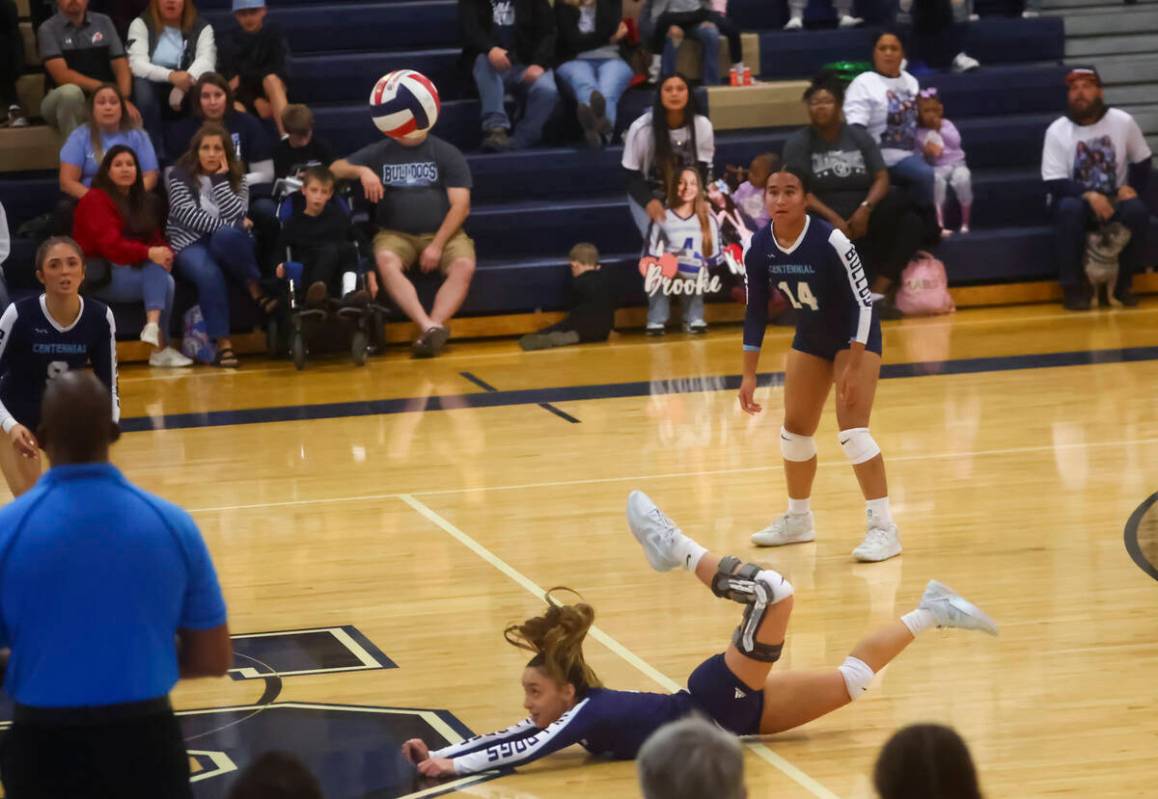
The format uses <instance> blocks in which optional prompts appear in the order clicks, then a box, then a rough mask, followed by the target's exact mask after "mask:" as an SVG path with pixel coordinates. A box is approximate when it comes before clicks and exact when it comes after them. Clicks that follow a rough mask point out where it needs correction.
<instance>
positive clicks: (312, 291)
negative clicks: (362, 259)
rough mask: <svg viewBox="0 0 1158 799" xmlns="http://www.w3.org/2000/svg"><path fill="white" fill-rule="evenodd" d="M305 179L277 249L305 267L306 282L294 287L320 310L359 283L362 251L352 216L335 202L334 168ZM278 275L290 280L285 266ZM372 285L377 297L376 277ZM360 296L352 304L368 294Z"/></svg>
mask: <svg viewBox="0 0 1158 799" xmlns="http://www.w3.org/2000/svg"><path fill="white" fill-rule="evenodd" d="M303 180H304V183H303V184H302V190H301V195H300V196H298V195H295V196H294V197H293V200H292V202H294V212H293V214H292V215H291V216H290V218H289V219H287V220H286V221H285V224H284V225H282V229H281V238H280V239H279V240H278V248H277V249H278V252H279V253H280V254H281V255H282V256H283V257H284V258H287V259H289V258H291V257H292V259H293V260H294V261H296V262H298V263H300V264H302V266H303V276H302V279H301V282H300V284H299V285H297V286H295V288H296V295H297V301H298V302H299V303H305V304H306V305H308V306H313V307H317V306H321V305H323V304H325V302H326V300H327V299H328V298H329V297H331V296H335V297H340V296H342V294H343V293H344V292H343V290H342V287H343V284H346V285H351V284H353V283H354V282H355V281H356V277H357V272H358V251H357V249H356V248H355V247H354V243H353V242H352V241H351V239H350V237H351V235H352V234H353V230H352V226H351V224H350V218H349V217H348V216H347V215H346V213H345V211H343V210H342V209H341V208H340V207H339V206H338V204H337V203H334V202H331V200H332V199H333V198H334V174H333V173H332V172H330V170H329V167H325V166H312V167H310V168H309V169H307V170H306V173H305V177H304V178H303ZM347 275H348V276H349V277H347ZM277 276H278V277H280V278H284V277H286V270H285V264H284V263H282V264H279V265H278V268H277ZM367 281H368V282H369V283H370V285H371V286H372V287H374V292H372V293H377V289H376V284H375V283H374V277H373V275H369V276H367ZM351 291H353V290H352V289H351ZM356 293H357V295H358V296H357V297H356V298H354V297H351V298H350V299H351V301H353V300H355V299H357V300H361V301H362V302H363V303H364V302H365V301H366V300H367V299H368V297H367V296H366V294H365V292H356Z"/></svg>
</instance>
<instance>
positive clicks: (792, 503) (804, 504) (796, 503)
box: [788, 497, 812, 514]
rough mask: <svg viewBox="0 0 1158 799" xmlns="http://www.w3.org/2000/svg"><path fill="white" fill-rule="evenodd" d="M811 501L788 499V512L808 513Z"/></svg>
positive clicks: (806, 499)
mask: <svg viewBox="0 0 1158 799" xmlns="http://www.w3.org/2000/svg"><path fill="white" fill-rule="evenodd" d="M811 504H812V501H811V500H810V499H808V498H807V497H806V498H804V499H793V498H792V497H789V498H788V512H789V513H792V514H800V513H808V512H809V511H810V510H812V507H811Z"/></svg>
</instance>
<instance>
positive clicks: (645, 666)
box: [395, 494, 840, 799]
mask: <svg viewBox="0 0 1158 799" xmlns="http://www.w3.org/2000/svg"><path fill="white" fill-rule="evenodd" d="M395 498H396V499H399V500H401V501H402V502H403V503H404V504H406V505H408V506H409V507H410V508H411V509H412V510H414V511H415V512H416V513H418V514H419V515H420V516H422V517H423V518H425V519H426V520H427V521H429V522H431V523H432V524H434V525H435V526H436V527H438V528H439V529H441V530H442V531H443V532H445V533H446V534H447V535H449V536H450V537H451V538H453V539H455V540H456V541H458V542H459V543H460V544H462V545H463V546H465V547H466V548H467V549H469V550H470V551H471V552H473V553H474V554H476V555H477V556H478V557H479V558H481V559H482V560H484V561H486V562H487V563H489V564H490V565H491V566H493V567H494V568H495V569H496V570H498V571H499V572H500V573H502V574H503V575H505V576H506V577H508V578H510V580H511V581H512V582H514V583H515V584H516V585H518V586H519V587H521V588H523V589H524V590H526V591H527V592H528V593H530V594H531V595H532V596H534V597H536V598H537V599H539V600H541V601H543V602H546V601H547V599H546V597H547V592H546V590H545V589H544V588H542V587H541V586H540V585H539V584H538V583H536V582H534V581H533V580H531V578H529V577H527V576H526V575H525V574H523V573H522V572H520V571H519V570H518V569H516V568H515V567H514V566H511V565H510V564H509V563H507V562H506V561H505V560H503V559H502V558H500V557H499V556H498V555H496V554H495V553H493V552H491V551H490V550H489V549H487V547H485V546H484V545H483V544H481V543H479V542H478V541H477V540H476V539H474V538H473V537H471V536H470V535H469V534H467V533H465V532H463V531H462V530H461V529H460V528H459V527H457V526H456V525H455V524H454V523H452V522H450V521H448V520H447V519H446V518H445V517H443V516H442V515H441V514H439V513H438V512H437V511H435V510H433V509H432V508H431V507H430V506H428V505H426V504H425V503H424V502H422V501H421V500H419V499H416V498H415V497H414V496H413V495H412V494H398V495H397V496H396V497H395ZM588 635H590V636H591V637H592V638H594V639H595V640H597V641H598V642H599V643H601V644H603V646H604V647H606V648H607V649H608V650H610V651H611V652H612V654H614V655H617V656H618V657H620V658H621V659H623V660H624V661H626V662H627V663H628V664H629V665H631V666H632V667H633V668H635V669H636V670H637V671H639V672H640V673H642V674H643V675H644V676H646V677H647V678H649V679H650V680H652V682H655V683H657V684H659V685H660V686H662V687H663V688H665V689H667V690H668V691H671V692H673V693H674V692H676V691H679V690H681V687H680V686H679V684H677V683H676V682H675V681H674V680H673V679H671V678H670V677H668V676H667V675H666V674H664V673H663V672H661V671H660V670H659V669H657V668H655V667H654V666H652V665H651V664H650V663H648V662H647V661H645V660H644V659H643V658H641V657H639V656H638V655H636V654H635V653H634V652H632V651H631V650H630V649H628V648H627V647H626V646H624V645H623V644H621V643H619V641H617V640H616V639H615V638H613V637H612V636H611V635H610V634H608V633H606V632H604V631H603V629H602V628H601V627H599V626H598V625H595V624H593V625H591V629H590V630H589V631H588ZM743 743H744V746H746V747H747V748H748V749H749V750H751V751H752V753H753V754H755V755H756V756H757V757H759V758H760V759H761V760H763V761H764V762H765V763H768V764H769V765H771V766H773V767H774V768H776V769H778V770H779V771H780V772H781V773H783V774H784V775H785V776H787V777H788V778H789V779H791V780H792V781H793V782H795V783H796V784H797V785H799V786H800V787H802V788H804V789H805V790H806V791H808V792H809V793H811V794H812V795H813V796H815V797H818V799H840V797H839V795H837V794H835V793H833V792H832V791H830V790H829V789H828V788H826V787H824V785H823V784H821V783H820V782H819V781H818V780H816V779H815V778H813V777H811V776H809V775H808V774H807V773H805V772H804V771H802V770H801V769H799V768H798V767H796V766H795V765H793V764H792V763H791V762H790V761H788V760H787V759H786V758H784V757H783V756H782V755H778V754H776V753H775V752H773V751H772V750H771V749H769V748H768V747H767V746H766V745H765V744H763V743H759V742H755V741H744V742H743Z"/></svg>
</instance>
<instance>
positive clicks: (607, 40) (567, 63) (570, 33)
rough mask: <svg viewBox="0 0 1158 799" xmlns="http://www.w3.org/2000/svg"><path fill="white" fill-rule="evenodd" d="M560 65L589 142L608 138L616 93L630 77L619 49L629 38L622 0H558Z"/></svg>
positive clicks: (615, 109)
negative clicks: (625, 39)
mask: <svg viewBox="0 0 1158 799" xmlns="http://www.w3.org/2000/svg"><path fill="white" fill-rule="evenodd" d="M555 26H556V29H557V31H558V33H557V36H558V43H557V45H556V46H557V48H558V58H559V66H557V67H556V68H555V74H556V75H558V76H559V80H560V81H562V82H563V85H564V86H566V87H567V89H568V90H569V91H570V92H571V94H573V95H574V96H575V102H576V103H578V107H577V109H576V114H577V116H578V118H579V124H580V125H581V126H582V127H583V135H584V136H585V137H586V139H587V144H588V145H589V146H591V147H592V148H599V147H602V146H603V145H604V144H606V143H607V142H608V141H610V140H611V135H612V134H613V133H614V132H615V117H616V114H617V112H618V110H619V98H620V97H622V96H623V93H624V92H625V91H626V90H627V87H628V86H629V85H630V84H631V79H632V78H633V77H634V72H633V71H632V69H631V66H630V65H629V64H628V63H627V62H626V61H624V60H623V59H622V58H621V57H620V54H619V43H620V42H622V41H623V40H624V38H626V37H627V23H626V22H624V21H623V1H622V0H559V2H557V3H555Z"/></svg>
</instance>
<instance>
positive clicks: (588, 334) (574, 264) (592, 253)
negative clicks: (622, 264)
mask: <svg viewBox="0 0 1158 799" xmlns="http://www.w3.org/2000/svg"><path fill="white" fill-rule="evenodd" d="M567 258H568V260H569V261H570V262H571V295H572V298H573V300H572V307H571V310H570V311H569V312H568V313H567V316H566V318H564V319H563V321H561V322H556V323H555V324H553V325H551V326H550V327H545V328H543V329H542V330H540V331H539V332H538V333H528V334H527V335H525V336H523V337H522V338H521V339H519V346H520V347H522V348H523V349H524V350H546V349H550V348H552V347H565V346H567V345H569V344H580V343H587V342H589V341H607V337H608V336H610V335H611V329H612V328H613V327H615V303H614V301H613V298H612V296H611V282H610V281H609V280H608V278H607V273H606V272H605V271H603V267H601V266H600V265H599V250H598V249H597V248H596V247H595V245H594V244H587V243H583V244H576V245H575V246H574V247H572V248H571V252H570V254H569V255H568V256H567Z"/></svg>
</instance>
